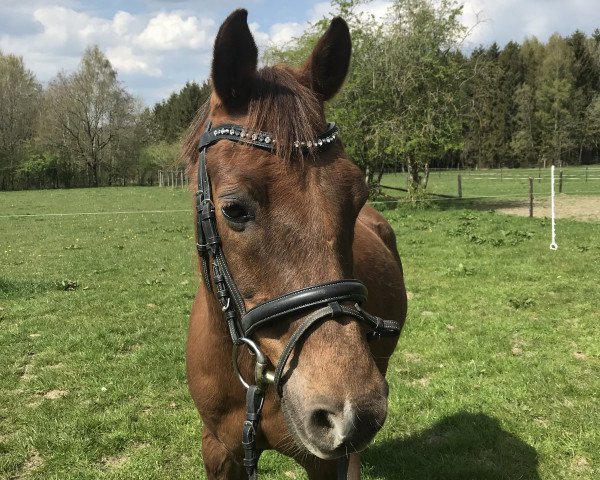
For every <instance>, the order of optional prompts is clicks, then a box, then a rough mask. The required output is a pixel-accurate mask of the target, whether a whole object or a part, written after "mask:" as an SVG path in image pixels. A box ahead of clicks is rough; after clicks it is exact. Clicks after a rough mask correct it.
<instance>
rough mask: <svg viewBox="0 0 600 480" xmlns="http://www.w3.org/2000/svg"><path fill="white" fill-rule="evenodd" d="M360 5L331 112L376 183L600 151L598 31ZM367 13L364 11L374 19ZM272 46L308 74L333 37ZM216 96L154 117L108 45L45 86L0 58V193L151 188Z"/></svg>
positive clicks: (419, 187)
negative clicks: (380, 16)
mask: <svg viewBox="0 0 600 480" xmlns="http://www.w3.org/2000/svg"><path fill="white" fill-rule="evenodd" d="M365 3H368V2H366V1H364V0H333V1H332V9H333V10H334V13H335V14H339V15H341V16H342V17H344V18H345V19H346V21H347V22H348V24H349V27H350V29H351V34H352V40H353V56H352V65H351V71H350V73H349V75H348V78H347V80H346V84H345V86H344V87H343V88H342V90H341V92H340V93H339V94H338V96H337V97H336V99H335V100H334V101H333V102H332V103H331V104H330V105H329V106H328V113H327V115H328V117H329V118H330V119H332V120H335V121H336V122H337V123H338V124H339V125H340V127H341V130H342V138H343V141H344V145H345V147H346V150H347V151H348V153H349V155H350V156H351V158H352V159H353V160H354V161H355V162H356V163H357V164H359V165H360V166H361V167H362V168H363V169H364V171H365V174H366V176H367V179H368V181H369V182H370V183H371V184H372V185H375V186H376V185H378V184H379V182H380V181H381V178H382V175H383V174H384V173H385V172H388V171H391V170H393V171H399V170H404V171H406V172H407V175H408V179H409V190H410V193H411V195H413V196H418V195H421V194H422V193H423V192H424V190H425V188H426V186H427V180H428V176H429V169H430V168H437V167H448V166H452V167H456V166H460V167H463V168H494V167H500V166H505V167H519V166H533V165H540V166H547V165H550V164H555V165H564V164H582V163H595V162H598V161H599V154H600V145H599V144H600V31H599V30H598V29H597V30H596V31H595V32H594V33H593V34H592V35H591V36H587V35H586V34H584V33H582V32H580V31H576V32H574V33H573V34H572V35H570V36H568V37H563V36H560V35H558V34H554V35H553V36H552V37H550V39H549V40H548V41H547V42H546V43H543V42H541V41H539V40H538V39H536V38H535V37H530V38H528V39H526V40H524V41H523V42H522V43H520V44H519V43H517V42H514V41H511V42H509V43H507V44H506V45H505V46H503V47H500V46H498V45H497V44H495V43H494V44H492V45H490V46H485V47H484V46H480V47H478V48H475V49H473V50H472V51H471V52H470V53H467V52H466V49H465V41H466V40H468V37H469V33H470V31H469V29H468V28H467V27H466V26H465V25H463V24H462V23H461V21H460V17H461V13H462V5H461V4H460V3H459V2H457V1H455V0H438V1H433V0H395V1H394V2H393V5H392V8H391V10H390V13H389V16H388V17H387V18H386V19H384V20H377V21H376V20H375V19H374V18H373V17H372V16H370V15H369V14H368V13H361V12H364V11H365V9H364V4H365ZM367 10H368V9H367ZM328 23H329V22H328V20H326V19H323V20H322V21H319V22H316V23H315V24H314V25H312V26H310V27H309V28H308V29H307V30H306V32H305V33H304V34H303V35H302V36H301V37H300V38H298V39H296V41H294V42H292V43H290V44H288V45H287V46H285V47H283V48H270V49H268V50H267V51H266V52H265V55H264V58H263V61H264V63H267V64H269V63H276V62H281V61H285V62H288V63H292V64H300V63H301V62H303V61H304V60H305V59H306V58H307V56H308V55H309V53H310V51H311V49H312V46H313V45H314V43H315V41H316V39H317V38H319V36H320V35H321V34H322V33H323V31H324V30H325V29H326V28H327V26H328ZM209 94H210V85H209V83H208V81H205V82H203V83H202V84H201V85H199V84H197V83H194V82H189V83H187V84H186V85H185V86H184V87H183V88H182V89H181V90H180V91H179V92H174V93H173V94H171V95H170V97H169V98H167V99H165V100H163V101H161V102H159V103H157V104H156V105H154V106H153V107H145V106H144V105H143V104H142V102H141V101H140V100H138V99H136V98H135V97H134V96H132V95H131V94H130V93H129V92H128V91H127V90H126V89H125V87H124V86H123V85H122V84H121V83H120V82H119V80H118V76H117V72H116V71H115V70H114V68H113V67H112V66H111V64H110V62H109V61H108V59H107V58H106V56H105V55H104V54H103V53H102V51H100V50H99V49H98V47H94V46H92V47H89V48H88V49H87V50H86V51H85V53H84V54H83V57H82V59H81V63H80V65H79V68H78V69H77V70H76V71H75V72H73V73H64V72H63V73H59V74H58V75H57V76H56V77H55V78H54V79H53V80H51V81H50V82H49V83H48V85H47V86H46V87H45V88H42V86H41V85H40V83H39V82H38V81H37V80H36V78H35V76H34V75H33V73H32V72H31V71H29V70H28V69H27V68H26V66H25V65H24V63H23V60H22V59H21V58H19V57H16V56H14V55H10V54H2V53H1V52H0V189H2V190H8V189H18V188H48V187H53V188H59V187H76V186H100V185H123V184H141V185H143V184H152V183H154V182H156V174H157V170H158V169H160V168H170V167H171V166H173V165H174V164H175V163H176V162H177V159H178V156H179V139H180V138H181V135H182V134H183V132H184V130H185V128H186V127H187V125H189V123H190V122H191V120H192V118H193V116H194V114H195V112H196V110H197V109H198V108H199V107H200V105H202V104H203V103H204V101H205V100H206V99H207V98H208V96H209Z"/></svg>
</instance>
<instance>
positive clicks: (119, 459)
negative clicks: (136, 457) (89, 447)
mask: <svg viewBox="0 0 600 480" xmlns="http://www.w3.org/2000/svg"><path fill="white" fill-rule="evenodd" d="M127 460H129V456H127V455H114V456H109V457H104V458H102V460H101V463H102V465H103V466H104V467H105V468H110V469H113V468H119V467H121V466H123V465H124V464H125V463H126V462H127Z"/></svg>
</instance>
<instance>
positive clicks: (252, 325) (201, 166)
mask: <svg viewBox="0 0 600 480" xmlns="http://www.w3.org/2000/svg"><path fill="white" fill-rule="evenodd" d="M337 136H338V128H337V127H336V125H335V123H329V124H328V128H327V131H326V132H325V133H323V134H322V135H319V137H318V138H316V139H314V140H308V141H302V142H301V141H296V142H294V147H295V148H298V149H301V150H304V149H307V148H311V147H315V148H316V149H318V150H325V149H326V148H328V147H329V146H330V145H331V144H332V143H333V142H334V141H335V140H336V138H337ZM220 140H229V141H234V142H238V143H242V144H246V145H250V146H253V147H256V148H260V149H263V150H268V151H271V152H273V151H274V148H275V144H276V139H274V138H273V137H272V136H271V135H269V134H268V133H266V132H259V131H249V130H247V129H246V128H244V127H242V126H239V125H234V124H226V125H220V126H218V127H216V128H211V123H210V122H208V126H207V128H206V131H205V132H204V134H203V135H202V137H201V139H200V143H199V146H198V148H199V151H200V156H199V157H200V158H199V161H198V190H197V192H196V210H197V219H196V234H197V239H198V241H197V245H196V247H197V250H198V255H199V256H200V259H201V262H202V276H203V278H204V284H205V285H206V288H208V290H209V291H211V292H212V293H213V294H214V295H215V297H216V298H217V300H218V301H219V303H220V305H221V310H222V311H223V317H224V319H225V322H226V323H227V327H228V330H229V334H230V336H231V340H232V343H233V347H232V363H233V369H234V371H235V373H236V375H237V376H238V378H239V380H240V382H241V383H242V385H243V386H244V387H245V388H246V420H245V421H244V425H243V431H242V446H243V449H244V466H245V468H246V472H247V474H248V479H249V480H256V479H257V478H258V459H259V456H260V451H258V449H257V446H256V435H257V431H258V424H259V421H260V414H261V411H262V407H263V404H264V394H265V390H266V389H267V388H268V385H269V384H272V385H273V386H274V387H275V390H276V391H277V394H278V395H279V397H281V396H282V395H283V383H284V380H283V376H284V368H285V365H286V363H287V361H288V359H289V357H290V355H291V354H292V352H293V350H294V348H295V346H296V344H297V343H298V341H299V340H300V339H301V338H302V337H303V336H304V335H306V334H307V332H308V331H309V330H310V329H311V327H313V326H314V325H316V324H317V323H319V322H321V321H323V320H324V319H329V318H337V317H341V316H344V317H352V318H354V319H356V320H358V321H360V322H363V323H366V324H367V325H368V326H369V327H370V328H371V332H369V334H368V338H369V340H371V339H373V338H379V337H381V336H398V335H399V334H400V324H399V323H398V322H396V321H394V320H383V319H381V318H379V317H376V316H374V315H371V314H369V313H367V312H365V311H364V310H362V309H361V307H360V305H361V304H362V303H363V302H365V301H366V299H367V288H366V287H365V286H364V285H363V284H362V283H361V282H359V281H358V280H353V279H345V280H338V281H335V282H328V283H322V284H318V285H312V286H309V287H306V288H302V289H300V290H296V291H294V292H290V293H287V294H285V295H282V296H279V297H277V298H274V299H272V300H269V301H266V302H264V303H261V304H259V305H257V306H255V307H254V308H252V309H250V310H248V311H246V307H245V304H244V299H243V297H242V295H241V294H240V292H239V290H238V288H237V286H236V284H235V281H234V279H233V276H232V275H231V272H230V270H229V267H228V265H227V261H226V259H225V255H224V253H223V249H222V247H221V238H220V237H219V234H218V232H217V223H216V214H215V204H214V202H213V199H212V198H213V197H212V192H211V186H210V178H209V176H208V171H207V169H206V153H207V150H208V148H209V147H210V146H211V145H214V144H215V143H216V142H218V141H220ZM211 267H212V282H211V272H210V270H211ZM342 302H353V305H352V306H349V305H343V304H342ZM309 311H310V313H309V314H308V315H307V316H306V318H305V319H304V321H303V323H302V324H301V325H300V326H299V327H298V328H297V329H296V331H295V332H294V333H293V334H292V336H291V337H290V339H289V340H288V342H287V344H286V346H285V347H284V349H283V352H282V354H281V357H280V358H279V361H278V362H277V366H276V367H275V371H269V370H268V361H267V359H266V357H265V355H264V354H263V353H262V352H261V350H260V349H259V347H258V345H257V344H256V343H255V342H254V341H253V340H252V339H251V338H250V336H251V335H252V334H253V333H254V332H255V331H257V330H258V329H260V328H262V327H264V326H265V325H269V324H271V323H273V322H275V321H279V320H281V319H284V318H289V317H290V316H291V315H295V314H298V313H305V312H309ZM240 345H246V346H247V347H248V348H249V349H250V351H251V352H252V353H253V354H254V355H255V358H256V363H255V371H254V384H250V383H248V382H246V380H244V378H243V377H242V375H241V373H240V370H239V367H238V362H237V353H238V349H239V347H240ZM347 471H348V457H341V458H340V460H339V464H338V479H339V480H342V479H345V478H346V476H347Z"/></svg>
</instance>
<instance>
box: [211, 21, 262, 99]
mask: <svg viewBox="0 0 600 480" xmlns="http://www.w3.org/2000/svg"><path fill="white" fill-rule="evenodd" d="M247 19H248V12H247V11H246V10H244V9H239V10H236V11H235V12H233V13H232V14H231V15H229V17H227V19H226V20H225V21H224V22H223V25H221V28H219V33H217V38H216V39H215V49H214V52H213V61H212V73H211V76H212V84H213V88H214V90H215V92H216V93H217V95H218V97H219V98H220V99H221V102H222V103H223V106H224V107H225V108H232V109H235V108H238V107H240V106H243V105H244V104H245V103H246V102H247V101H248V99H249V97H250V91H251V89H252V81H253V78H254V74H255V73H256V64H257V61H258V49H257V48H256V43H254V38H252V34H251V33H250V29H249V28H248V22H247Z"/></svg>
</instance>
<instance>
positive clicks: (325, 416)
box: [310, 409, 335, 430]
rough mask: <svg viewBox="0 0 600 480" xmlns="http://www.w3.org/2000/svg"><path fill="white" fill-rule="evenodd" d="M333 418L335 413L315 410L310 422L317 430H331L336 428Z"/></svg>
mask: <svg viewBox="0 0 600 480" xmlns="http://www.w3.org/2000/svg"><path fill="white" fill-rule="evenodd" d="M333 416H334V413H332V412H329V411H327V410H322V409H319V410H315V411H314V412H313V413H312V414H311V416H310V422H311V423H312V426H313V427H314V428H315V429H320V430H331V429H333V428H334V427H335V425H334V423H333Z"/></svg>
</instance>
